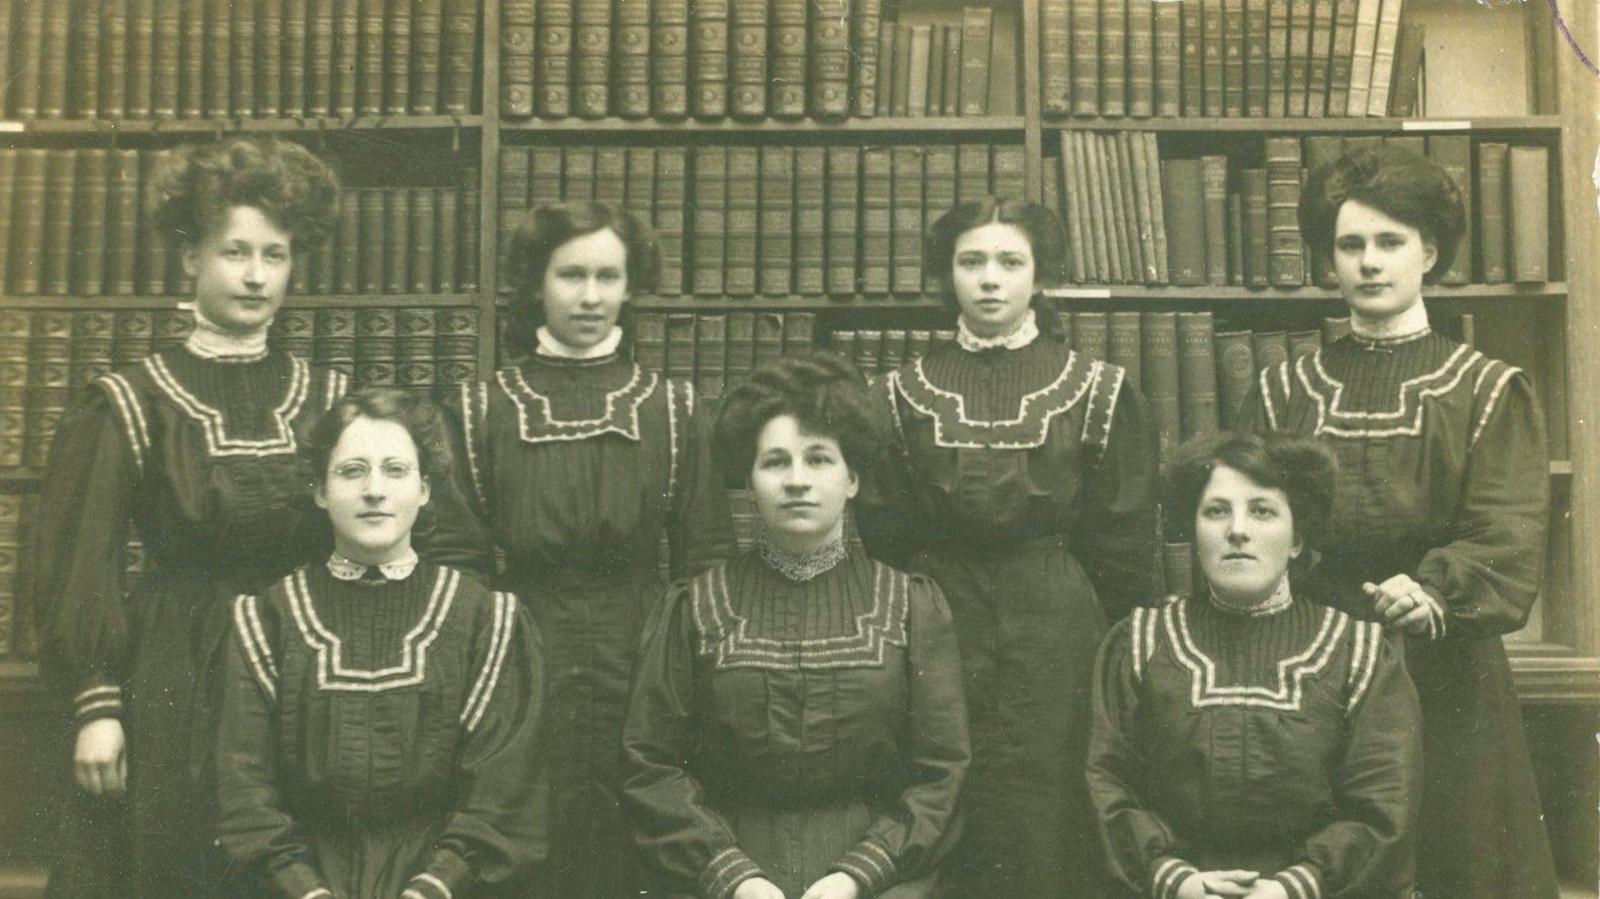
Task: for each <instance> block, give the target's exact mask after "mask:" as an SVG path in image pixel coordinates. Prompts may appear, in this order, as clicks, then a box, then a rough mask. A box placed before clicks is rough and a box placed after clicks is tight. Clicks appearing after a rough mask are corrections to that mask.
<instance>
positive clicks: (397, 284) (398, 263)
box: [383, 187, 411, 293]
mask: <svg viewBox="0 0 1600 899" xmlns="http://www.w3.org/2000/svg"><path fill="white" fill-rule="evenodd" d="M383 205H384V215H383V219H384V221H383V236H384V242H383V259H384V268H383V289H384V291H385V292H386V293H405V292H406V290H407V289H408V287H409V285H410V282H409V280H408V278H407V272H408V265H407V263H408V262H409V260H408V259H407V258H406V254H407V252H408V251H409V250H410V249H411V233H410V232H411V193H410V190H409V189H408V188H404V187H386V188H383Z"/></svg>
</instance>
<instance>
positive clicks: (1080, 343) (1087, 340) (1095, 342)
mask: <svg viewBox="0 0 1600 899" xmlns="http://www.w3.org/2000/svg"><path fill="white" fill-rule="evenodd" d="M1070 339H1071V341H1072V351H1073V352H1074V353H1079V354H1081V355H1083V356H1087V357H1088V358H1090V359H1105V358H1107V357H1108V356H1110V355H1111V322H1110V320H1109V319H1108V318H1107V313H1104V312H1094V311H1088V310H1074V311H1073V313H1072V336H1071V338H1070Z"/></svg>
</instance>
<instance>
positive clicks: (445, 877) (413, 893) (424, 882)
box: [400, 849, 477, 899]
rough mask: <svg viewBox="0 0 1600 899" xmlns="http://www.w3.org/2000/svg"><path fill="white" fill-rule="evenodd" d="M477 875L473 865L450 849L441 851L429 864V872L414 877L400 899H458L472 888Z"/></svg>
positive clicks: (436, 853)
mask: <svg viewBox="0 0 1600 899" xmlns="http://www.w3.org/2000/svg"><path fill="white" fill-rule="evenodd" d="M476 880H477V874H476V873H475V872H474V871H473V870H472V865H471V864H469V863H468V862H467V860H466V859H464V858H462V857H461V856H460V855H458V854H457V853H455V852H452V851H451V850H449V849H440V850H438V851H436V852H434V854H433V858H432V860H430V861H429V862H428V868H427V870H425V871H423V872H422V873H420V874H418V875H416V876H415V877H412V878H411V880H410V882H408V883H407V884H406V888H405V890H404V891H403V892H402V893H401V894H400V899H456V897H457V896H465V895H466V894H467V891H468V890H470V889H471V888H472V885H473V883H474V881H476Z"/></svg>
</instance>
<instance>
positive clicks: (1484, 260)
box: [1461, 141, 1510, 284]
mask: <svg viewBox="0 0 1600 899" xmlns="http://www.w3.org/2000/svg"><path fill="white" fill-rule="evenodd" d="M1509 149H1510V148H1509V147H1508V146H1507V145H1506V144H1504V143H1501V142H1498V141H1481V142H1480V143H1479V144H1478V166H1477V175H1478V185H1477V196H1478V229H1477V230H1478V246H1479V260H1480V263H1479V268H1478V271H1479V273H1480V275H1481V276H1482V279H1483V281H1484V282H1485V283H1487V284H1499V283H1503V282H1505V281H1507V280H1509V274H1508V273H1509V271H1510V269H1509V268H1508V266H1507V256H1506V249H1507V243H1506V224H1507V222H1506V209H1507V200H1506V157H1507V154H1508V151H1509ZM1469 249H1470V245H1463V246H1462V247H1461V252H1465V251H1467V250H1469Z"/></svg>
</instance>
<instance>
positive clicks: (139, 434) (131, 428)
mask: <svg viewBox="0 0 1600 899" xmlns="http://www.w3.org/2000/svg"><path fill="white" fill-rule="evenodd" d="M95 380H96V383H98V384H99V385H100V387H101V388H102V389H103V390H105V392H106V395H107V396H109V397H110V398H111V402H112V404H113V405H115V406H116V408H117V418H118V420H120V421H121V422H122V432H123V435H124V436H126V437H127V438H128V449H129V450H130V451H132V453H133V467H134V469H135V470H136V471H138V473H139V474H140V476H143V475H144V456H145V453H146V452H149V450H150V424H149V422H148V421H146V420H145V417H144V407H143V406H142V405H140V404H139V396H138V394H136V393H134V391H133V385H131V384H129V383H128V379H127V378H125V377H123V376H122V375H119V374H117V373H116V372H108V373H106V374H103V375H101V376H100V377H99V378H97V379H95Z"/></svg>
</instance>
